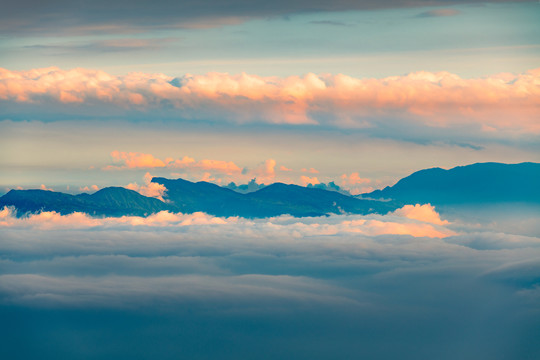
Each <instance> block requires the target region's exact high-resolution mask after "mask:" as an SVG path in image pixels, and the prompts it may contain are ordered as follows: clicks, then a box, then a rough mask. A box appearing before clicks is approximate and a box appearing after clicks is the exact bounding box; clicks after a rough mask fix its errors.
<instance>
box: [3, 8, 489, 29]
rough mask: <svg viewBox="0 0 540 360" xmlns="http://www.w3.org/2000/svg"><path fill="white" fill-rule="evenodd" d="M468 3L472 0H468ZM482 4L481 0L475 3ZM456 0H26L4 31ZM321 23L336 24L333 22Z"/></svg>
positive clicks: (200, 24)
mask: <svg viewBox="0 0 540 360" xmlns="http://www.w3.org/2000/svg"><path fill="white" fill-rule="evenodd" d="M494 1H496V2H500V1H497V0H494ZM463 2H464V3H467V2H466V1H463ZM474 2H481V1H474ZM455 3H456V2H455V1H448V0H434V1H430V2H428V3H424V2H418V1H411V0H392V1H384V2H381V1H376V0H364V1H353V0H336V1H332V2H328V1H322V0H316V1H313V0H311V1H307V0H300V1H283V0H280V1H276V2H273V3H272V4H271V5H268V3H266V2H264V1H248V2H246V1H242V0H233V1H228V2H227V3H226V4H224V3H223V2H220V1H216V0H201V1H199V2H198V3H197V4H192V3H189V2H183V1H172V0H162V1H159V2H158V3H148V2H146V1H132V2H129V4H127V3H124V2H118V3H115V4H111V3H110V2H106V1H104V0H94V1H92V2H90V1H82V2H80V4H78V5H77V6H73V5H72V4H70V3H66V2H65V1H62V0H52V1H47V3H46V4H44V3H43V2H40V1H37V0H23V1H18V2H10V3H8V4H6V6H5V7H4V9H3V11H2V13H1V14H0V33H3V34H17V33H23V34H32V35H42V34H47V35H50V34H55V35H64V34H65V33H70V34H74V35H87V34H94V33H106V34H111V33H136V32H142V31H149V30H157V29H177V28H190V29H201V28H213V27H220V26H226V25H232V24H239V23H241V22H244V21H247V20H250V19H254V18H259V19H264V18H269V17H278V16H287V15H290V14H301V13H313V12H317V13H321V12H334V11H349V10H372V9H387V8H404V7H405V8H407V7H419V6H425V5H431V6H437V5H440V6H444V5H455ZM321 23H327V24H334V22H333V21H323V22H321Z"/></svg>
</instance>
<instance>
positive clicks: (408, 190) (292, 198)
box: [0, 163, 540, 218]
mask: <svg viewBox="0 0 540 360" xmlns="http://www.w3.org/2000/svg"><path fill="white" fill-rule="evenodd" d="M152 182H154V183H158V184H162V185H163V186H165V188H166V189H167V191H166V192H165V193H164V195H163V197H164V199H165V202H163V201H161V200H158V199H155V198H150V197H146V196H143V195H141V194H139V193H138V192H135V191H132V190H128V189H125V188H121V187H109V188H105V189H102V190H100V191H98V192H96V193H94V194H92V195H89V194H79V195H69V194H64V193H59V192H53V191H45V190H11V191H10V192H8V193H7V194H5V195H4V196H2V197H0V208H2V207H4V206H14V207H16V208H17V209H18V214H19V215H23V214H25V213H28V212H31V213H35V212H39V211H56V212H59V213H61V214H69V213H72V212H76V211H78V212H84V213H88V214H90V215H93V216H123V215H137V216H147V215H149V214H152V213H156V212H159V211H162V210H169V211H174V212H183V213H193V212H196V211H203V212H206V213H208V214H212V215H216V216H241V217H247V218H258V217H269V216H279V215H284V214H289V215H292V216H297V217H301V216H322V215H327V214H340V213H351V214H369V213H379V214H385V213H388V212H389V211H393V210H395V209H396V208H398V207H401V206H402V205H404V204H417V203H420V204H424V203H431V204H432V205H436V206H438V209H439V208H440V207H442V208H443V209H445V208H446V209H449V208H453V209H460V206H462V205H470V204H473V205H476V204H488V205H489V204H495V203H498V204H501V203H527V204H534V206H536V205H538V206H540V186H539V185H540V164H535V163H523V164H514V165H506V164H499V163H482V164H473V165H468V166H460V167H456V168H453V169H450V170H443V169H440V168H433V169H426V170H421V171H418V172H415V173H414V174H412V175H410V176H407V177H406V178H403V179H401V180H400V181H399V182H398V183H397V184H396V185H394V186H391V187H390V186H389V187H386V188H385V189H383V190H376V191H373V192H371V193H368V194H362V195H360V196H359V197H353V196H347V195H344V194H341V193H339V192H337V191H327V190H323V189H318V188H306V187H302V186H297V185H286V184H282V183H274V184H272V185H268V186H265V187H263V188H262V189H259V190H257V191H253V192H249V193H245V194H244V193H240V192H237V191H233V190H231V189H228V188H224V187H220V186H218V185H215V184H211V183H207V182H204V181H200V182H197V183H194V182H191V181H187V180H183V179H177V180H170V179H165V178H161V177H155V178H153V179H152ZM490 206H491V205H490ZM461 208H462V207H461Z"/></svg>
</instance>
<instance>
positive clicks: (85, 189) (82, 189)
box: [68, 185, 99, 192]
mask: <svg viewBox="0 0 540 360" xmlns="http://www.w3.org/2000/svg"><path fill="white" fill-rule="evenodd" d="M68 190H69V187H68ZM98 190H99V186H97V185H91V186H90V187H88V186H85V187H82V186H81V187H79V191H82V192H90V191H98Z"/></svg>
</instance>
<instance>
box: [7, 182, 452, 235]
mask: <svg viewBox="0 0 540 360" xmlns="http://www.w3.org/2000/svg"><path fill="white" fill-rule="evenodd" d="M147 175H149V174H147ZM133 190H136V189H133ZM426 206H428V208H430V210H431V213H429V215H430V216H426V215H423V217H419V216H416V217H414V215H415V212H414V211H412V212H413V216H409V213H410V212H411V211H410V210H409V208H407V207H405V210H404V211H402V212H396V213H393V214H390V215H388V216H380V215H370V216H361V215H336V216H329V217H315V218H303V219H297V218H293V217H290V216H279V217H275V218H269V219H259V220H249V219H243V218H238V217H231V218H219V217H214V216H212V215H207V214H204V213H194V214H181V213H178V214H175V213H170V212H167V211H161V212H159V213H157V214H153V215H150V216H148V217H138V216H123V217H119V218H114V217H113V218H92V217H90V216H88V215H86V214H82V213H74V214H70V215H60V214H58V213H56V212H42V213H39V214H33V215H30V216H28V217H24V218H16V217H15V213H14V210H13V209H11V208H4V209H3V210H2V212H1V213H0V226H2V227H12V226H15V227H27V226H30V227H37V228H46V229H54V228H55V227H59V228H65V227H70V226H73V227H76V228H82V227H97V226H100V227H105V228H110V227H118V226H120V227H123V226H127V225H129V226H151V227H156V226H157V227H165V228H170V227H173V228H174V227H181V226H188V225H217V224H219V225H235V226H236V227H238V228H241V229H243V231H248V232H250V233H252V234H253V233H258V232H262V233H264V232H265V231H273V232H274V233H279V234H283V235H284V236H293V237H299V236H317V235H338V234H347V233H357V234H364V235H369V236H376V235H384V234H394V235H410V236H414V237H433V238H436V237H438V238H444V237H447V236H451V235H455V232H453V231H451V230H449V229H447V228H445V227H444V226H442V225H446V224H448V222H442V221H441V220H440V218H439V215H438V214H437V213H436V212H435V211H434V210H433V208H432V207H430V206H429V205H426ZM421 209H422V210H423V208H421ZM424 212H427V211H424ZM409 219H414V220H418V221H409ZM435 219H438V220H439V221H438V222H435ZM292 220H294V221H292ZM433 225H437V226H433Z"/></svg>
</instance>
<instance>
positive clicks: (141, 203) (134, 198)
mask: <svg viewBox="0 0 540 360" xmlns="http://www.w3.org/2000/svg"><path fill="white" fill-rule="evenodd" d="M4 206H14V207H16V208H17V210H18V213H19V214H24V213H27V212H31V213H35V212H40V211H56V212H58V213H60V214H70V213H73V212H84V213H87V214H90V215H98V216H123V215H138V216H145V215H149V214H151V213H155V212H158V211H161V210H169V209H170V206H169V205H167V204H165V203H164V202H162V201H160V200H158V199H154V198H149V197H146V196H143V195H141V194H139V193H138V192H136V191H133V190H128V189H125V188H121V187H109V188H104V189H102V190H100V191H98V192H96V193H94V194H92V195H89V194H80V195H70V194H64V193H59V192H54V191H47V190H11V191H10V192H8V193H7V194H6V195H4V196H2V197H1V198H0V207H4Z"/></svg>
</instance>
